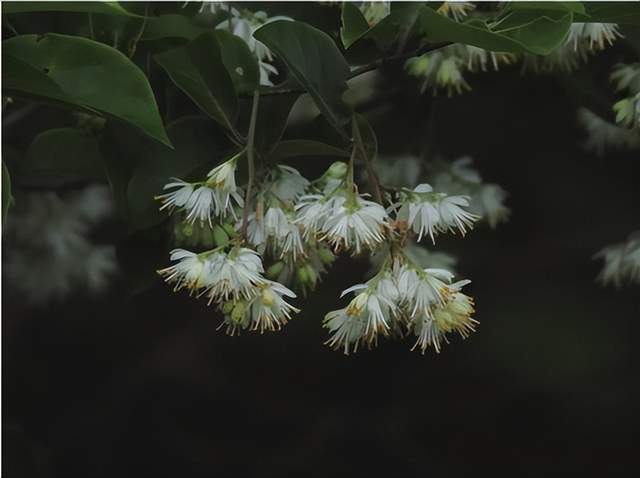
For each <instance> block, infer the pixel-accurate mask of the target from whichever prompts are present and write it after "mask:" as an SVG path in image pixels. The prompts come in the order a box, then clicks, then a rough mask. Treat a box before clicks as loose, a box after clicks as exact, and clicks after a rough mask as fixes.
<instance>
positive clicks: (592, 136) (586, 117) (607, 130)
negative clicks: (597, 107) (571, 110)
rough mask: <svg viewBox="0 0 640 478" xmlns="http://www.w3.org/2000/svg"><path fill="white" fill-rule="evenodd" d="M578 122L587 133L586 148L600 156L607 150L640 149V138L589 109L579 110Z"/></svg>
mask: <svg viewBox="0 0 640 478" xmlns="http://www.w3.org/2000/svg"><path fill="white" fill-rule="evenodd" d="M578 121H579V123H580V124H581V125H582V126H583V127H584V128H585V129H586V131H587V135H588V137H587V140H586V141H585V142H584V147H585V149H586V150H588V151H593V152H594V153H596V154H597V155H598V156H603V155H604V153H605V151H606V150H607V149H615V148H623V149H637V148H640V136H638V135H637V134H635V133H633V132H632V131H629V130H628V129H626V128H623V127H621V126H618V125H615V124H613V123H610V122H609V121H606V120H605V119H603V118H601V117H600V116H598V115H597V114H595V113H594V112H592V111H591V110H588V109H587V108H580V109H579V110H578Z"/></svg>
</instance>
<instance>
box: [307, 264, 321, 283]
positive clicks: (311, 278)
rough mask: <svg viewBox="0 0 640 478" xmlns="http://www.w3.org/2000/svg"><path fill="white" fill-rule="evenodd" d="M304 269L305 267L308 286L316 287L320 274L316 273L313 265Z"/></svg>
mask: <svg viewBox="0 0 640 478" xmlns="http://www.w3.org/2000/svg"><path fill="white" fill-rule="evenodd" d="M304 267H305V269H306V271H307V277H308V279H307V281H308V284H309V285H310V286H311V287H315V286H316V282H317V281H318V274H317V273H316V271H315V269H314V268H313V267H312V266H311V264H307V265H305V266H304Z"/></svg>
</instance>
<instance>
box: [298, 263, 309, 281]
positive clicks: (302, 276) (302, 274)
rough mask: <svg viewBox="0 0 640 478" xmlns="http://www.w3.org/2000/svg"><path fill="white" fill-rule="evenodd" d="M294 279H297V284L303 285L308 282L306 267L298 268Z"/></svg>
mask: <svg viewBox="0 0 640 478" xmlns="http://www.w3.org/2000/svg"><path fill="white" fill-rule="evenodd" d="M296 277H297V278H298V282H300V284H302V285H304V284H306V283H307V282H308V281H309V273H308V272H307V269H306V266H300V267H298V269H297V270H296Z"/></svg>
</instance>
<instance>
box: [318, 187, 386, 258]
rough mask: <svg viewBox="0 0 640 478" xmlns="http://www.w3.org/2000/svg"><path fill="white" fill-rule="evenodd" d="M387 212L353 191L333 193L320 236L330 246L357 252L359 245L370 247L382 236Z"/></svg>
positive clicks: (374, 245)
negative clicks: (338, 194)
mask: <svg viewBox="0 0 640 478" xmlns="http://www.w3.org/2000/svg"><path fill="white" fill-rule="evenodd" d="M388 220H389V216H388V215H387V212H386V211H385V210H384V208H383V207H382V206H381V205H380V204H378V203H376V202H373V201H369V200H366V199H363V197H362V196H361V195H356V194H353V195H351V196H350V197H348V198H345V197H342V196H339V197H336V199H335V200H334V203H333V210H332V211H331V214H330V215H329V216H327V218H326V220H325V221H324V224H323V225H322V233H323V236H322V237H321V240H326V241H327V242H328V243H329V244H330V245H331V246H332V247H333V248H334V249H336V250H339V249H346V250H352V251H354V252H355V253H356V254H359V253H360V252H361V251H362V249H363V248H369V249H374V248H375V247H376V246H377V245H379V244H380V243H382V242H383V241H384V240H385V228H386V227H387V224H388Z"/></svg>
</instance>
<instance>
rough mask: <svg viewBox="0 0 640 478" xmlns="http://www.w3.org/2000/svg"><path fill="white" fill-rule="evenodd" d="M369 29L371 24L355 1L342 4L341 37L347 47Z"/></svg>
mask: <svg viewBox="0 0 640 478" xmlns="http://www.w3.org/2000/svg"><path fill="white" fill-rule="evenodd" d="M367 30H369V24H368V23H367V20H366V19H365V18H364V15H363V14H362V12H361V11H360V9H359V8H358V7H357V6H356V5H355V4H353V3H348V2H345V3H344V4H343V5H342V26H341V27H340V39H341V40H342V44H343V45H344V47H345V48H349V47H350V46H351V45H352V44H353V43H354V42H355V41H356V40H357V39H358V38H360V37H361V36H362V35H363V34H364V33H365V32H366V31H367Z"/></svg>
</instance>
